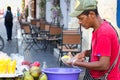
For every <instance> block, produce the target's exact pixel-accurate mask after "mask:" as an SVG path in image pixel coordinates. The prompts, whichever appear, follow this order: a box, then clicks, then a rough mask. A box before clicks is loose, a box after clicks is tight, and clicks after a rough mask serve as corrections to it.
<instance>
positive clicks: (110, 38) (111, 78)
mask: <svg viewBox="0 0 120 80" xmlns="http://www.w3.org/2000/svg"><path fill="white" fill-rule="evenodd" d="M70 16H72V17H77V18H78V19H79V24H81V25H82V26H83V27H84V28H85V29H89V28H93V32H92V45H91V52H90V51H89V50H86V51H84V52H82V53H78V54H77V55H76V56H75V57H74V58H75V59H74V60H73V61H70V63H66V64H69V65H74V66H79V67H85V68H87V69H89V72H90V74H91V76H92V77H93V78H94V79H96V80H99V79H98V78H100V77H101V76H103V75H104V74H105V73H106V72H107V71H108V69H109V68H110V66H111V65H112V64H113V62H114V61H115V60H116V58H117V56H119V55H118V52H119V40H118V36H117V33H116V31H115V29H114V28H113V27H112V26H111V25H110V23H109V22H107V21H106V20H103V19H101V17H100V16H99V13H98V11H97V2H96V0H79V1H78V4H77V6H76V7H75V10H74V12H73V13H71V14H70ZM88 55H90V56H91V57H90V62H84V61H83V59H84V58H85V57H86V56H88ZM119 65H120V57H119V60H117V63H116V64H115V65H114V67H113V69H112V70H111V71H110V73H109V75H108V76H107V80H120V78H119V77H120V76H119V74H120V70H119Z"/></svg>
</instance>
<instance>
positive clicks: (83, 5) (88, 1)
mask: <svg viewBox="0 0 120 80" xmlns="http://www.w3.org/2000/svg"><path fill="white" fill-rule="evenodd" d="M96 8H97V1H96V0H77V1H76V6H75V8H74V11H73V12H72V13H70V16H71V17H77V16H79V15H80V14H81V13H82V12H83V11H85V10H89V9H96Z"/></svg>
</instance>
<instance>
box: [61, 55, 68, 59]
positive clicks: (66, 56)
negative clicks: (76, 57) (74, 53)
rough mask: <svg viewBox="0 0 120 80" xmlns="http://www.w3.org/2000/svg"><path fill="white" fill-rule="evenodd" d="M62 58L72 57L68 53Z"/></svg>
mask: <svg viewBox="0 0 120 80" xmlns="http://www.w3.org/2000/svg"><path fill="white" fill-rule="evenodd" d="M62 58H70V56H68V55H64V56H63V57H62Z"/></svg>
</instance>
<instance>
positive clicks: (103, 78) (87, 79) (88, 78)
mask: <svg viewBox="0 0 120 80" xmlns="http://www.w3.org/2000/svg"><path fill="white" fill-rule="evenodd" d="M107 76H108V73H106V74H105V75H103V76H101V77H100V78H99V79H94V78H93V77H92V76H91V75H90V73H89V70H88V69H86V71H85V76H84V78H83V80H107Z"/></svg>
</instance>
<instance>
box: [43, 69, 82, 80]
mask: <svg viewBox="0 0 120 80" xmlns="http://www.w3.org/2000/svg"><path fill="white" fill-rule="evenodd" d="M81 71H82V70H81V69H76V68H46V69H43V70H42V72H43V73H45V74H46V75H47V77H48V80H78V79H79V74H80V72H81Z"/></svg>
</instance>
